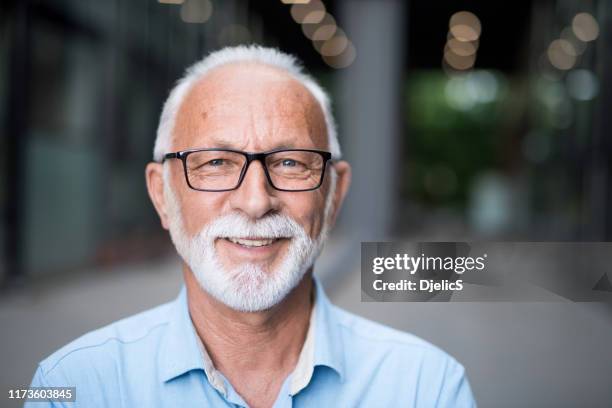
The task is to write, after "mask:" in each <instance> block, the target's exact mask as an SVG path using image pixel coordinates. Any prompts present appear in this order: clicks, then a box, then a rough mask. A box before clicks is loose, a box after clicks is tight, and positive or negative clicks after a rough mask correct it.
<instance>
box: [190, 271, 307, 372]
mask: <svg viewBox="0 0 612 408" xmlns="http://www.w3.org/2000/svg"><path fill="white" fill-rule="evenodd" d="M183 275H184V278H185V285H186V288H187V295H188V303H189V313H190V315H191V319H192V321H193V324H194V326H195V329H196V332H197V334H198V336H199V337H200V339H201V340H202V342H203V343H204V346H205V347H206V351H207V352H208V354H209V355H210V357H211V359H212V361H213V363H214V365H215V368H216V369H217V370H219V371H221V372H222V373H223V374H224V375H226V376H227V377H228V379H229V380H230V382H232V377H233V376H234V375H239V374H242V375H244V374H245V373H249V372H253V373H258V375H261V373H270V374H271V375H272V374H277V375H279V376H282V378H285V377H286V375H288V374H289V373H290V372H291V371H293V369H294V368H295V365H296V364H297V360H298V357H299V354H300V351H301V349H302V346H303V344H304V340H305V338H306V332H307V330H308V324H309V319H310V311H311V309H312V296H311V293H312V289H313V284H312V270H310V271H308V273H306V274H305V275H304V278H302V280H301V281H300V283H299V284H298V286H296V287H295V288H294V289H293V290H292V291H291V292H290V293H289V295H287V297H286V298H285V299H283V300H282V301H281V302H280V303H279V304H277V305H275V306H273V307H272V308H271V309H268V310H264V311H259V312H239V311H236V310H233V309H231V308H229V307H228V306H226V305H225V304H223V303H221V302H219V301H217V300H216V299H215V298H213V297H212V296H210V295H209V294H208V293H207V292H206V291H205V290H203V289H202V288H201V286H200V285H199V284H198V282H197V281H196V279H195V277H194V275H193V273H192V272H191V270H189V268H188V267H186V266H185V267H184V268H183Z"/></svg>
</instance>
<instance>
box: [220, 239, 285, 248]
mask: <svg viewBox="0 0 612 408" xmlns="http://www.w3.org/2000/svg"><path fill="white" fill-rule="evenodd" d="M223 239H225V240H227V241H229V242H232V243H234V244H236V245H240V246H242V247H245V248H260V247H265V246H270V245H273V244H274V243H276V242H277V241H279V240H281V239H282V238H237V237H225V238H223Z"/></svg>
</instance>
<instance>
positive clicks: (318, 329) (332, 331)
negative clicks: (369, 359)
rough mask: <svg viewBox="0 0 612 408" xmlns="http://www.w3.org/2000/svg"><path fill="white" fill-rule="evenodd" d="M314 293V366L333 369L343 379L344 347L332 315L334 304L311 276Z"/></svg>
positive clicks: (337, 323) (334, 317) (338, 327)
mask: <svg viewBox="0 0 612 408" xmlns="http://www.w3.org/2000/svg"><path fill="white" fill-rule="evenodd" d="M313 283H314V287H315V291H316V292H315V293H316V298H315V302H316V308H315V310H314V311H315V336H314V366H315V367H316V366H326V367H329V368H331V369H333V370H334V371H335V372H336V373H337V374H338V375H339V376H340V381H343V380H344V369H345V366H344V347H342V345H343V339H342V333H341V331H340V326H339V322H338V319H337V317H336V316H334V312H335V311H334V310H333V309H334V305H332V304H331V302H330V301H329V299H328V298H327V295H326V294H325V291H324V290H323V285H321V283H320V282H319V280H318V279H316V278H313Z"/></svg>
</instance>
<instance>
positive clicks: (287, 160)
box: [283, 159, 297, 167]
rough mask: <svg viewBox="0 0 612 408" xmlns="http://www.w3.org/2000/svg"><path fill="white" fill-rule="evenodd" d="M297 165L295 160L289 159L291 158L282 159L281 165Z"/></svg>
mask: <svg viewBox="0 0 612 408" xmlns="http://www.w3.org/2000/svg"><path fill="white" fill-rule="evenodd" d="M296 165H297V163H296V161H295V160H291V159H285V160H283V166H287V167H295V166H296Z"/></svg>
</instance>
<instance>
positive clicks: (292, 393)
mask: <svg viewBox="0 0 612 408" xmlns="http://www.w3.org/2000/svg"><path fill="white" fill-rule="evenodd" d="M315 282H316V281H315ZM315 287H316V297H315V307H314V310H313V312H312V313H311V324H310V328H309V329H308V332H307V335H306V341H305V344H304V346H303V348H302V351H301V353H300V357H299V359H298V363H297V366H296V369H295V370H294V371H293V373H292V374H290V375H289V376H288V377H287V378H286V379H285V380H284V383H283V385H282V387H281V390H280V392H279V394H278V396H277V398H276V402H275V403H274V407H326V406H337V407H395V406H403V407H428V408H429V407H473V406H475V402H474V399H473V397H472V392H471V390H470V386H469V384H468V381H467V378H466V376H465V370H464V368H463V367H462V366H461V365H460V364H459V363H457V361H455V360H454V359H453V358H452V357H450V356H449V355H447V354H446V353H444V352H443V351H441V350H440V349H438V348H436V347H435V346H432V345H431V344H429V343H427V342H425V341H423V340H421V339H419V338H417V337H415V336H413V335H410V334H407V333H403V332H400V331H397V330H394V329H391V328H388V327H385V326H382V325H380V324H378V323H374V322H371V321H368V320H366V319H363V318H361V317H358V316H355V315H353V314H350V313H348V312H346V311H343V310H341V309H339V308H337V307H335V306H333V305H332V304H331V303H330V302H329V300H328V299H327V297H326V295H325V293H324V291H323V288H322V287H321V285H320V284H319V283H318V282H316V284H315ZM198 342H199V338H198V336H197V334H196V332H195V329H194V327H193V324H192V322H191V318H190V315H189V309H188V306H187V294H186V291H185V288H183V289H182V290H181V292H180V294H179V296H178V298H177V299H176V300H175V301H173V302H170V303H167V304H165V305H162V306H158V307H156V308H154V309H151V310H148V311H146V312H143V313H140V314H138V315H135V316H132V317H129V318H127V319H123V320H120V321H118V322H116V323H113V324H111V325H109V326H106V327H104V328H102V329H99V330H95V331H93V332H90V333H88V334H86V335H84V336H83V337H81V338H79V339H77V340H75V341H73V342H72V343H69V344H68V345H66V346H64V347H63V348H61V349H60V350H58V351H56V352H55V353H53V354H52V355H51V356H50V357H48V358H46V359H45V360H43V361H42V362H41V363H40V364H39V367H38V369H37V371H36V373H35V375H34V379H33V380H32V386H37V387H50V386H55V387H60V386H66V387H68V386H71V387H76V402H75V403H63V404H64V405H60V404H57V406H67V407H70V406H78V407H246V406H247V404H246V403H245V402H244V400H243V399H242V397H241V396H240V395H238V393H237V392H236V391H235V390H234V388H233V387H232V385H231V384H230V383H229V381H228V380H227V378H225V377H224V376H223V374H222V373H221V372H220V371H218V370H216V369H215V368H214V366H213V365H212V362H211V361H210V358H208V359H207V358H206V357H205V356H204V354H203V353H205V349H204V348H203V346H200V345H199V344H198ZM26 406H28V404H26ZM40 406H43V404H40V403H35V404H32V407H40Z"/></svg>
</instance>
